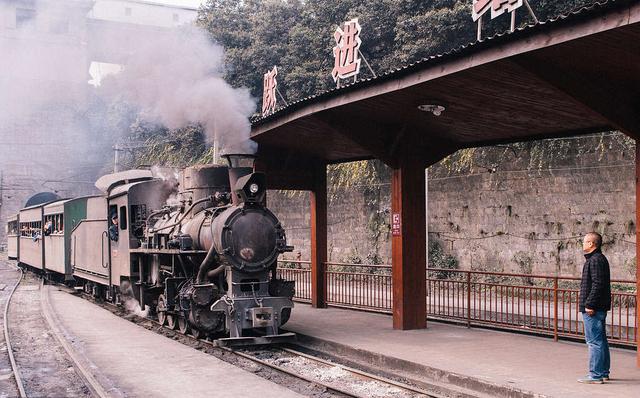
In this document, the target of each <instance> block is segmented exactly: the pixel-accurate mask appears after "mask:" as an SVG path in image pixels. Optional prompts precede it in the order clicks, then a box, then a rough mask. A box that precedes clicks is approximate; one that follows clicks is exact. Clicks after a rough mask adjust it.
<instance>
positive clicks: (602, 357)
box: [578, 232, 611, 384]
mask: <svg viewBox="0 0 640 398" xmlns="http://www.w3.org/2000/svg"><path fill="white" fill-rule="evenodd" d="M601 246H602V236H601V235H600V234H599V233H596V232H589V233H588V234H587V235H585V237H584V240H583V241H582V250H583V251H584V257H585V258H586V261H585V263H584V267H583V268H582V281H581V282H580V312H582V319H583V321H584V336H585V340H586V342H587V346H588V347H589V375H588V376H586V377H584V378H581V379H578V381H579V382H580V383H588V384H602V383H603V382H604V381H606V380H609V367H610V357H609V343H608V342H607V326H606V319H607V311H609V310H610V309H611V282H610V276H609V262H608V261H607V258H606V257H605V256H604V254H602V251H601V250H600V247H601Z"/></svg>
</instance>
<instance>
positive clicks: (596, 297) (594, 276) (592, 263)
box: [580, 249, 611, 312]
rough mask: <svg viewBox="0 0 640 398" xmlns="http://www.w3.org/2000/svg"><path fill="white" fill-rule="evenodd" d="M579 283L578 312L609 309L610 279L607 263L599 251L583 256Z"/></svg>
mask: <svg viewBox="0 0 640 398" xmlns="http://www.w3.org/2000/svg"><path fill="white" fill-rule="evenodd" d="M584 257H585V258H586V259H587V261H585V263H584V267H583V268H582V281H581V282H580V312H585V311H584V309H585V307H586V308H589V309H592V310H596V311H609V310H610V309H611V279H610V276H609V262H608V261H607V258H606V257H605V256H604V254H602V252H601V251H600V249H596V250H595V251H592V252H591V253H589V254H585V255H584Z"/></svg>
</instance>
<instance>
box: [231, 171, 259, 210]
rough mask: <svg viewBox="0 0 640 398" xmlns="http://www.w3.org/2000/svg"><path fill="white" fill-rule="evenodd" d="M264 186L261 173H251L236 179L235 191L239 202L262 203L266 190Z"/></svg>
mask: <svg viewBox="0 0 640 398" xmlns="http://www.w3.org/2000/svg"><path fill="white" fill-rule="evenodd" d="M266 186H267V182H266V180H265V176H264V174H263V173H251V174H249V175H246V176H244V177H240V178H239V179H238V181H237V182H236V186H235V192H236V195H238V199H239V200H240V203H262V202H263V201H264V197H265V194H266V192H267V191H266V189H265V187H266Z"/></svg>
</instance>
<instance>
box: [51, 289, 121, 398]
mask: <svg viewBox="0 0 640 398" xmlns="http://www.w3.org/2000/svg"><path fill="white" fill-rule="evenodd" d="M43 285H44V280H43V282H42V285H41V286H40V305H41V308H42V315H43V316H44V318H45V319H46V321H47V323H48V324H49V328H50V329H51V331H52V333H53V335H54V336H55V338H56V340H58V342H59V343H60V345H61V346H62V348H64V350H65V351H66V353H67V355H68V356H69V359H70V360H71V362H72V363H73V366H74V368H76V370H77V371H78V374H79V375H80V377H81V378H82V380H83V381H84V383H85V385H86V386H87V387H88V388H89V390H90V391H91V393H92V394H93V395H94V396H96V397H99V398H106V397H109V394H107V392H106V391H105V390H104V388H103V387H102V385H101V384H100V383H99V382H98V381H97V380H96V379H95V377H94V376H93V374H92V373H91V371H90V370H89V368H88V366H86V365H85V361H83V360H82V359H81V358H80V356H79V355H78V353H77V352H76V351H75V350H74V349H73V348H72V347H71V345H70V344H69V342H68V341H67V339H66V338H65V337H64V334H63V332H62V331H61V328H60V322H59V321H58V318H57V317H56V316H55V312H54V311H53V310H52V308H51V303H50V302H49V292H48V290H47V289H44V286H43Z"/></svg>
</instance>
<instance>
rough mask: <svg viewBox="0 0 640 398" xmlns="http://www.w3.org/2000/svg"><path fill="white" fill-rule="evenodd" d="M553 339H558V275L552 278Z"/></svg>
mask: <svg viewBox="0 0 640 398" xmlns="http://www.w3.org/2000/svg"><path fill="white" fill-rule="evenodd" d="M553 340H554V341H558V277H557V276H556V277H554V278H553Z"/></svg>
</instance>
